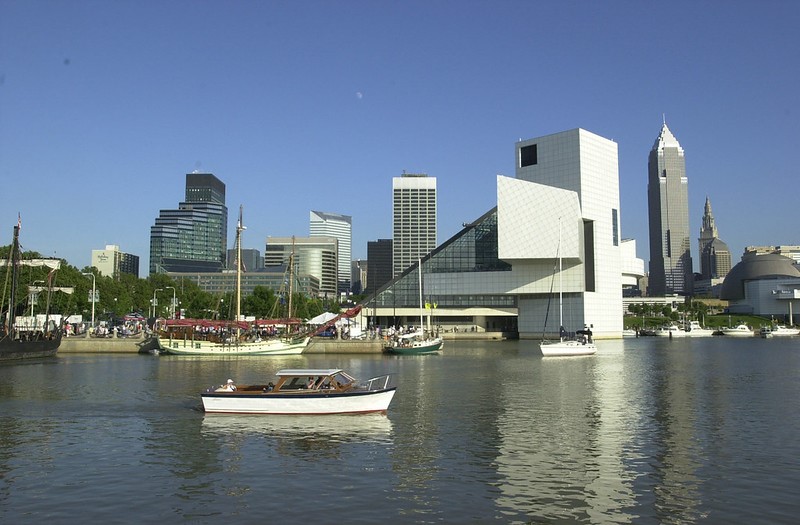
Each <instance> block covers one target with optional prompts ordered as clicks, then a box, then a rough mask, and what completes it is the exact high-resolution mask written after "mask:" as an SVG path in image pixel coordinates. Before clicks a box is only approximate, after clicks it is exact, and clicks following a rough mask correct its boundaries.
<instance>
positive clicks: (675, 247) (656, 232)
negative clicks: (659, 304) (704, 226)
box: [647, 122, 694, 296]
mask: <svg viewBox="0 0 800 525" xmlns="http://www.w3.org/2000/svg"><path fill="white" fill-rule="evenodd" d="M647 167H648V182H647V204H648V209H649V219H650V221H649V222H650V278H649V295H653V296H658V295H667V294H680V295H690V294H691V293H692V283H693V280H694V273H693V271H692V255H691V251H690V243H691V240H690V236H689V181H688V179H687V178H686V161H685V158H684V153H683V148H682V147H681V145H680V144H679V143H678V140H677V139H676V138H675V136H674V135H673V134H672V132H671V131H670V130H669V128H668V127H667V124H666V122H665V123H664V125H663V126H662V127H661V133H659V135H658V138H657V139H656V142H655V144H654V145H653V149H652V150H651V151H650V158H649V161H648V165H647Z"/></svg>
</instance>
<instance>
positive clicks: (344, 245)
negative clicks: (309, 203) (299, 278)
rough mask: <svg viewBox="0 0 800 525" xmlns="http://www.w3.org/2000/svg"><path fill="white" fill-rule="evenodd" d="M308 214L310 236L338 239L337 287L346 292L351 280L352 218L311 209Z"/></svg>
mask: <svg viewBox="0 0 800 525" xmlns="http://www.w3.org/2000/svg"><path fill="white" fill-rule="evenodd" d="M310 215H311V216H310V219H309V235H310V236H311V237H334V238H336V240H337V241H338V245H339V247H338V251H337V258H338V260H337V263H336V267H337V280H338V283H337V288H338V291H339V293H347V292H349V291H350V285H351V282H352V276H351V270H350V264H351V260H350V259H351V257H352V246H353V218H352V217H350V216H349V215H340V214H338V213H328V212H322V211H312V212H311V214H310Z"/></svg>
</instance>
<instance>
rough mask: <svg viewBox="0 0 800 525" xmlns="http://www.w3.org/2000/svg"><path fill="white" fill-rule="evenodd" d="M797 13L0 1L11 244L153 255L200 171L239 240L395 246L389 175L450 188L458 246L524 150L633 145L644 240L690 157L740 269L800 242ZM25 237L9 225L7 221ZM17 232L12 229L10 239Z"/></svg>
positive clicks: (768, 4) (642, 249) (630, 221)
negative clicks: (656, 194)
mask: <svg viewBox="0 0 800 525" xmlns="http://www.w3.org/2000/svg"><path fill="white" fill-rule="evenodd" d="M798 26H800V2H796V1H792V0H785V1H778V0H764V1H758V2H756V1H755V0H753V1H738V0H732V1H713V0H712V1H703V2H696V1H683V0H675V1H670V2H638V1H633V0H631V1H605V2H592V1H588V0H587V1H570V0H552V1H548V0H540V1H532V0H531V1H522V0H493V1H474V0H460V1H458V2H456V1H455V0H452V1H444V0H441V1H418V0H406V1H402V2H400V1H356V0H342V1H333V0H321V1H310V0H295V1H267V2H262V1H255V0H253V1H243V0H231V1H225V2H221V1H203V0H199V1H184V0H167V1H164V2H141V1H138V0H137V1H127V0H97V1H94V0H71V1H60V0H51V1H42V0H0V181H1V182H0V244H9V243H10V241H11V234H12V229H13V226H14V225H15V224H16V221H17V217H18V214H19V215H20V216H21V218H22V232H21V242H22V244H23V248H24V249H26V250H35V251H38V252H40V253H41V254H43V255H46V256H56V257H60V258H64V259H66V260H67V261H68V262H69V263H70V264H72V265H74V266H77V267H78V268H84V267H85V266H89V265H90V264H91V251H92V250H93V249H103V248H104V247H105V246H106V245H107V244H115V245H118V246H119V247H120V249H121V250H122V251H123V252H127V253H131V254H134V255H138V256H139V257H140V275H141V276H143V277H144V276H146V275H147V271H148V265H149V238H150V237H149V236H150V227H151V226H152V225H153V224H154V222H155V219H156V217H158V215H159V211H160V210H162V209H176V208H177V207H178V203H179V202H180V201H182V200H183V199H184V188H185V180H186V173H190V172H192V171H195V170H197V171H200V172H207V173H208V172H210V173H213V174H214V175H216V176H217V177H218V178H219V179H220V180H222V181H223V182H224V183H225V185H226V188H227V206H228V209H229V223H230V224H229V226H230V232H229V242H228V244H229V247H232V245H233V239H234V227H235V222H236V215H237V212H238V208H239V206H240V205H241V206H243V209H244V223H245V225H246V226H247V231H246V232H245V234H244V237H243V241H242V244H243V247H245V248H256V249H259V250H261V251H262V252H263V250H264V244H265V242H266V238H267V237H268V236H281V237H282V236H291V235H296V236H307V235H308V234H309V212H310V211H311V210H316V211H323V212H330V213H339V214H344V215H350V216H352V217H353V254H352V255H353V257H354V258H366V254H367V253H366V252H367V242H368V241H371V240H376V239H387V238H391V236H392V231H391V221H392V218H391V209H392V208H391V199H392V189H391V188H392V178H393V177H396V176H399V175H400V174H401V173H402V172H403V171H406V172H408V173H427V174H428V175H429V176H432V177H436V178H437V187H438V213H439V215H438V239H439V242H440V243H441V242H444V241H445V240H447V239H449V238H450V237H452V236H453V235H454V234H456V233H457V232H458V231H460V230H461V227H462V224H463V223H465V222H471V221H473V220H475V219H477V218H478V217H480V216H481V215H483V214H484V213H485V212H486V211H488V210H489V209H491V208H492V207H493V206H494V205H495V204H496V176H497V175H498V174H502V175H507V176H511V177H513V176H514V171H515V170H514V144H515V143H516V142H517V141H518V140H520V139H523V140H524V139H530V138H535V137H539V136H544V135H549V134H552V133H557V132H560V131H566V130H570V129H574V128H583V129H586V130H588V131H591V132H592V133H595V134H598V135H600V136H603V137H605V138H608V139H611V140H613V141H615V142H616V143H617V144H618V148H619V177H620V201H621V206H620V208H621V210H620V219H621V229H622V237H623V238H633V239H636V241H637V255H638V256H639V257H640V258H642V259H644V260H645V261H647V260H648V259H649V243H648V229H647V157H648V154H649V151H650V150H651V149H652V147H653V144H654V142H655V140H656V138H657V136H658V133H659V131H660V129H661V125H662V122H663V121H664V119H666V123H667V125H668V126H669V128H670V130H671V131H672V132H673V133H674V135H675V137H676V138H677V139H678V141H679V142H680V144H681V146H682V147H683V149H684V151H685V153H686V172H687V176H688V179H689V216H690V225H691V235H692V239H691V240H692V246H691V249H692V256H693V258H694V264H695V269H696V270H697V269H698V267H699V257H698V254H697V238H698V237H699V235H700V226H701V219H702V215H703V204H704V202H705V198H706V197H707V196H708V197H709V198H710V200H711V205H712V209H713V212H714V217H715V220H716V225H717V227H718V229H719V236H720V238H721V239H722V240H723V241H725V242H726V243H727V244H728V246H729V247H730V249H731V253H732V256H733V260H734V263H735V262H737V261H738V260H739V258H740V255H741V253H742V252H743V250H744V248H745V246H749V245H765V244H781V245H786V244H800V234H798V227H797V226H798V221H797V212H796V210H797V203H796V193H797V165H798V163H797V152H798V148H800V132H799V131H798V129H800V128H799V127H798V102H800V89H799V88H798V86H800V39H798V37H797V34H796V29H797V27H798ZM5 228H7V230H6V229H5ZM3 237H7V239H6V240H3Z"/></svg>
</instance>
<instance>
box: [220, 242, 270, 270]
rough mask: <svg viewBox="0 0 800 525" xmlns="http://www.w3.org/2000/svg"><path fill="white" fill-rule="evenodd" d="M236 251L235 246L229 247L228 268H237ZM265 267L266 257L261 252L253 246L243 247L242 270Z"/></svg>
mask: <svg viewBox="0 0 800 525" xmlns="http://www.w3.org/2000/svg"><path fill="white" fill-rule="evenodd" d="M236 252H237V250H236V249H235V248H230V249H228V269H229V270H235V269H236ZM263 268H264V258H263V257H261V252H260V251H258V250H254V249H252V248H242V271H243V272H253V271H258V270H262V269H263Z"/></svg>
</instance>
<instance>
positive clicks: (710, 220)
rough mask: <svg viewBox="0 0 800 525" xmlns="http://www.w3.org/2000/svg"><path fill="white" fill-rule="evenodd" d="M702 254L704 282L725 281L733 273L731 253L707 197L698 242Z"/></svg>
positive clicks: (701, 262) (701, 263) (701, 275)
mask: <svg viewBox="0 0 800 525" xmlns="http://www.w3.org/2000/svg"><path fill="white" fill-rule="evenodd" d="M698 253H699V254H700V278H701V279H702V280H710V279H724V278H725V276H726V275H728V272H729V271H731V251H730V250H729V249H728V245H727V244H725V243H724V242H722V240H721V239H720V238H719V233H718V232H717V225H716V223H715V222H714V214H713V213H712V211H711V201H710V200H709V199H708V197H706V204H705V207H704V209H703V225H702V227H701V228H700V239H699V240H698Z"/></svg>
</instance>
